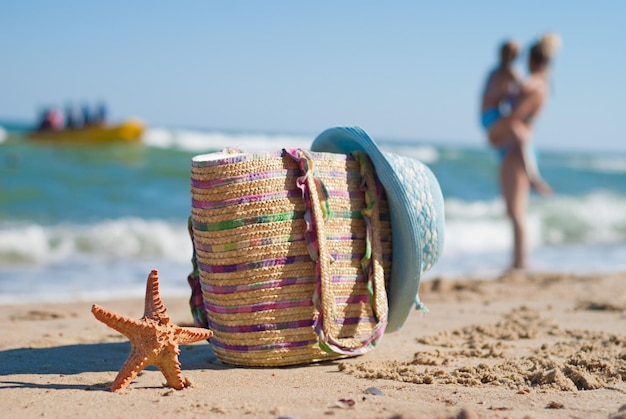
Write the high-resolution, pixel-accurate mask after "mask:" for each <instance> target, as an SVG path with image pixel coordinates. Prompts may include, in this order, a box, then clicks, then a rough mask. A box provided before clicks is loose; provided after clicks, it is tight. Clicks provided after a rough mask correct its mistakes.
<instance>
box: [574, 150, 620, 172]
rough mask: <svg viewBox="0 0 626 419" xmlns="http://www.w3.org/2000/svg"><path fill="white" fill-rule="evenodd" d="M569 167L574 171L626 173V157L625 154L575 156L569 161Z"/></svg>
mask: <svg viewBox="0 0 626 419" xmlns="http://www.w3.org/2000/svg"><path fill="white" fill-rule="evenodd" d="M567 165H568V166H569V167H571V168H574V169H579V170H580V169H583V170H589V171H594V172H599V173H617V174H620V173H626V157H624V155H623V154H618V155H614V156H611V155H592V156H574V157H570V158H569V159H568V160H567Z"/></svg>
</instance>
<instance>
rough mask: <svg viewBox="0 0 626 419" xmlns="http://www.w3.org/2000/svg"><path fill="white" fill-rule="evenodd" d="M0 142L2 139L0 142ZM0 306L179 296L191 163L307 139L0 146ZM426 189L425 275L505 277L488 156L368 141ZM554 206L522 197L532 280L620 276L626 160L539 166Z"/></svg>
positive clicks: (160, 133)
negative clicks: (157, 289)
mask: <svg viewBox="0 0 626 419" xmlns="http://www.w3.org/2000/svg"><path fill="white" fill-rule="evenodd" d="M0 134H2V132H0ZM0 139H4V141H3V142H0V303H2V302H15V301H25V300H29V299H35V300H69V299H77V298H81V299H93V298H107V297H119V296H141V295H142V294H143V292H144V289H143V287H144V286H145V278H146V276H147V274H148V273H149V271H150V270H151V269H153V268H157V269H159V270H160V271H161V280H162V285H163V287H164V290H166V292H168V293H170V294H176V295H187V294H188V290H187V284H186V275H187V273H188V272H189V269H190V263H189V258H190V256H191V243H190V241H189V238H188V236H187V229H186V219H187V217H188V215H189V211H190V199H191V197H190V187H189V170H190V161H191V158H192V157H193V156H194V155H196V154H200V153H205V152H209V151H215V150H219V149H221V148H223V147H232V146H235V147H238V148H241V149H243V150H250V151H252V150H275V149H279V148H282V147H304V148H306V147H308V145H309V144H310V142H311V141H312V139H313V136H306V135H303V136H294V135H288V134H284V135H277V134H264V133H261V134H249V133H228V132H221V131H203V130H176V129H151V130H149V131H147V132H146V133H145V135H144V139H143V140H144V141H143V144H134V145H132V144H117V145H106V146H97V147H94V146H85V145H83V146H67V145H47V144H37V143H32V142H28V141H25V139H24V138H23V137H21V136H19V135H16V134H8V135H7V134H5V135H0ZM377 141H378V142H379V143H380V144H381V146H382V148H384V149H385V150H387V151H392V152H396V153H398V154H404V155H409V156H413V157H415V158H418V159H420V160H422V161H423V162H424V163H426V164H427V165H428V166H429V167H430V168H431V169H432V170H433V172H434V173H435V175H436V176H437V177H438V179H439V181H440V184H441V187H442V190H443V193H444V198H445V202H446V221H447V222H446V224H447V232H446V248H445V249H444V253H443V256H442V258H441V260H440V261H439V262H438V263H437V265H436V266H435V268H434V269H433V271H431V272H429V273H428V274H427V275H426V280H428V279H429V278H432V277H434V276H437V275H448V276H456V275H461V274H464V275H475V276H479V275H490V274H497V273H498V272H500V271H501V270H502V269H504V268H506V267H507V266H508V262H509V253H510V243H511V232H510V228H509V225H508V222H507V220H506V218H505V217H504V207H503V204H502V202H501V200H500V197H499V193H498V185H497V178H496V176H497V160H496V158H495V156H494V154H493V153H491V152H489V151H488V150H486V149H483V148H481V147H482V144H481V145H477V147H475V148H468V147H459V146H454V145H434V144H428V143H407V142H398V141H393V140H389V139H377ZM540 166H541V169H542V172H543V174H544V176H545V177H546V179H547V180H548V181H549V182H550V183H551V184H552V186H553V187H554V189H555V191H556V194H555V196H554V197H551V198H548V199H546V198H541V197H539V196H535V195H533V197H532V199H531V203H530V208H529V234H530V239H531V251H532V256H531V258H532V262H533V265H534V267H535V269H551V270H560V271H615V270H624V269H626V155H625V154H608V153H605V154H599V153H597V154H589V153H587V154H585V153H569V152H548V151H544V152H542V153H541V161H540Z"/></svg>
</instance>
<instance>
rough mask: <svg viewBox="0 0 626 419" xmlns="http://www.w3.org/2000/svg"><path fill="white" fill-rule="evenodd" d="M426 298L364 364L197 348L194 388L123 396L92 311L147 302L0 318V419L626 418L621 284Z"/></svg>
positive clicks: (21, 311)
mask: <svg viewBox="0 0 626 419" xmlns="http://www.w3.org/2000/svg"><path fill="white" fill-rule="evenodd" d="M421 297H422V301H423V302H424V303H425V304H426V305H427V306H428V308H429V310H430V311H429V312H428V314H427V315H426V316H423V315H422V313H421V312H418V311H415V312H412V313H411V315H410V316H409V319H408V320H407V322H406V324H405V325H404V327H403V328H402V329H401V331H399V332H396V333H392V334H388V335H386V336H385V337H384V339H383V341H382V342H381V343H380V344H379V346H378V347H377V348H376V349H374V350H373V351H372V352H370V353H368V354H366V355H363V356H360V357H355V358H350V359H343V360H339V361H333V362H326V363H321V364H314V365H307V366H301V367H289V368H241V367H232V366H228V365H224V364H222V363H220V362H219V361H218V360H217V359H216V358H215V356H214V355H213V353H212V351H211V349H210V346H209V345H208V344H207V343H205V342H201V343H197V344H193V345H187V346H184V347H182V352H181V355H180V361H181V362H182V368H183V374H184V376H185V377H186V378H188V379H189V381H190V382H191V383H192V386H191V387H189V388H185V389H183V390H181V391H176V390H172V389H170V388H167V387H164V383H165V380H164V378H163V376H162V374H161V373H160V372H159V371H158V370H156V369H154V368H152V367H150V369H148V370H145V371H144V372H143V373H141V374H140V375H139V376H138V377H137V378H136V379H135V380H134V381H133V382H132V383H131V384H130V386H129V387H128V388H127V389H126V390H123V391H122V392H119V393H111V392H110V391H109V390H108V386H109V385H110V383H111V382H112V380H113V378H114V377H115V375H116V374H117V371H118V369H119V367H120V366H121V365H122V364H123V362H124V360H125V359H126V357H127V355H128V353H129V350H130V346H129V344H128V341H127V339H126V338H124V337H123V336H122V335H120V334H118V333H117V332H115V331H114V330H112V329H109V328H107V327H106V326H105V325H103V324H102V323H100V322H98V321H97V320H96V319H95V318H94V317H93V316H92V315H91V312H90V308H91V305H92V303H98V304H100V305H102V306H104V307H106V308H109V309H112V310H115V311H117V312H118V313H120V314H124V315H127V316H129V317H133V318H139V317H140V316H141V314H142V312H143V301H142V300H118V301H84V302H75V303H72V304H40V305H4V306H0V336H1V338H0V417H3V418H6V417H20V418H30V417H41V416H47V417H90V418H99V417H102V418H105V417H106V418H118V417H119V418H122V417H124V418H129V417H147V416H152V417H156V416H157V415H158V416H161V417H173V416H176V417H182V418H187V417H224V418H226V417H261V418H278V417H289V418H320V417H340V418H413V417H415V418H462V417H464V418H472V417H481V418H482V417H484V418H543V417H549V418H613V417H615V418H617V417H619V418H626V273H620V274H606V275H571V274H564V273H533V274H522V273H515V274H510V275H507V276H504V277H501V278H496V279H489V280H462V279H455V280H449V279H445V278H436V279H432V280H429V281H426V282H424V283H423V284H422V289H421ZM163 299H164V302H165V304H166V306H167V308H168V311H169V314H170V316H171V317H172V319H173V320H174V321H175V322H176V323H178V324H180V325H189V324H190V323H191V315H190V313H189V310H188V303H187V300H186V299H184V298H168V296H167V295H163Z"/></svg>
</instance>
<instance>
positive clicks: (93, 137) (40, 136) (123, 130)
mask: <svg viewBox="0 0 626 419" xmlns="http://www.w3.org/2000/svg"><path fill="white" fill-rule="evenodd" d="M144 128H145V127H144V124H143V122H141V121H139V120H137V119H129V120H127V121H124V122H123V123H121V124H117V125H94V126H89V127H85V128H77V129H64V130H59V131H57V130H46V131H33V132H31V133H30V134H29V138H30V139H31V140H37V141H52V142H64V143H93V144H104V143H110V142H138V141H141V134H143V131H144Z"/></svg>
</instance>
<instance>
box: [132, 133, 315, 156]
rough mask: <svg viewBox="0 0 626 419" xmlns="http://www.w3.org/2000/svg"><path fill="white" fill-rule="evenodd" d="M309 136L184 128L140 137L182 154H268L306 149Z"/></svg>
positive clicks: (147, 141)
mask: <svg viewBox="0 0 626 419" xmlns="http://www.w3.org/2000/svg"><path fill="white" fill-rule="evenodd" d="M312 140H313V137H307V136H298V135H271V134H261V133H258V134H255V133H225V132H220V131H206V132H205V131H198V130H184V129H165V128H150V129H148V130H147V131H146V132H145V133H144V135H143V141H144V143H145V144H147V145H149V146H152V147H159V148H178V149H180V150H185V151H198V152H204V151H216V150H221V149H223V148H237V149H241V150H245V151H271V150H277V149H280V148H283V147H301V148H308V147H309V146H310V144H311V142H312Z"/></svg>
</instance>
